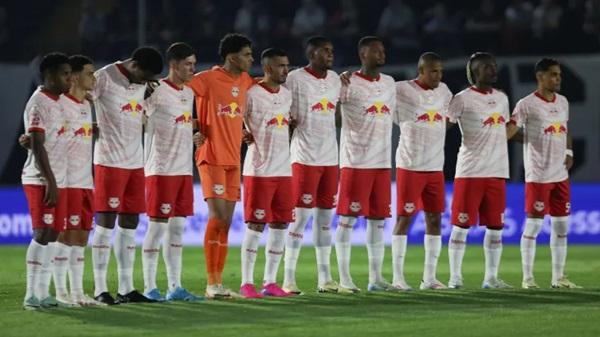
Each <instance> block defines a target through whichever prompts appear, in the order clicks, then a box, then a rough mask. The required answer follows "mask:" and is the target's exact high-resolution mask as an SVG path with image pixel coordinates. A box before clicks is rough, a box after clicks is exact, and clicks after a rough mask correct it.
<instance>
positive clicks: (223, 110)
mask: <svg viewBox="0 0 600 337" xmlns="http://www.w3.org/2000/svg"><path fill="white" fill-rule="evenodd" d="M241 114H242V109H241V108H240V106H239V105H238V104H237V103H236V102H231V103H229V104H227V105H221V104H219V106H218V107H217V116H227V117H229V118H235V117H239V116H241Z"/></svg>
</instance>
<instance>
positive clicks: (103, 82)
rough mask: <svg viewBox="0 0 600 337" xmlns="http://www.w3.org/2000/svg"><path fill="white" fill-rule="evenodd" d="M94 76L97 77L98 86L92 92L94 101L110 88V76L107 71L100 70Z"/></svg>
mask: <svg viewBox="0 0 600 337" xmlns="http://www.w3.org/2000/svg"><path fill="white" fill-rule="evenodd" d="M94 76H95V77H96V86H95V87H94V89H93V90H91V91H90V95H91V96H92V99H93V100H96V99H98V98H99V97H101V96H102V94H103V93H104V92H105V91H106V87H107V86H108V75H107V73H106V70H104V69H100V70H98V71H96V72H95V73H94Z"/></svg>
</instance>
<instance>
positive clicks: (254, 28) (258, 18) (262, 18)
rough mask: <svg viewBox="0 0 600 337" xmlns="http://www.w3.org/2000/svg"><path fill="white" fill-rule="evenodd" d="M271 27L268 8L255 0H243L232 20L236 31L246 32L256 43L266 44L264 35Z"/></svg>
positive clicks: (265, 35)
mask: <svg viewBox="0 0 600 337" xmlns="http://www.w3.org/2000/svg"><path fill="white" fill-rule="evenodd" d="M270 28H271V17H270V13H269V12H268V9H267V8H266V7H265V6H264V5H262V4H261V3H259V2H257V1H255V0H244V1H243V2H242V7H240V8H239V9H238V10H237V12H236V14H235V20H234V22H233V29H234V30H235V31H236V32H240V33H243V34H246V35H247V36H249V37H250V39H251V40H253V41H254V42H255V43H256V44H257V45H264V44H267V43H268V41H266V37H267V35H268V33H269V30H270Z"/></svg>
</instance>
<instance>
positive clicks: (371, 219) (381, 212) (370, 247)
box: [366, 169, 392, 291]
mask: <svg viewBox="0 0 600 337" xmlns="http://www.w3.org/2000/svg"><path fill="white" fill-rule="evenodd" d="M369 171H370V174H373V175H374V179H373V186H372V187H371V191H370V195H369V212H368V214H367V238H366V239H367V255H368V259H369V285H368V290H369V291H379V290H388V289H391V284H390V283H388V282H387V281H386V280H385V279H384V278H383V273H382V269H383V260H384V257H385V242H384V238H383V231H384V228H385V218H387V217H390V216H391V211H392V209H391V204H390V203H391V195H390V194H391V192H390V185H391V170H389V169H375V170H369Z"/></svg>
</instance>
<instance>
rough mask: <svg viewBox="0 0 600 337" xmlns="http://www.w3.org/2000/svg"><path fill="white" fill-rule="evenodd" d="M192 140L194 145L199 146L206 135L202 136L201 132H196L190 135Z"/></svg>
mask: <svg viewBox="0 0 600 337" xmlns="http://www.w3.org/2000/svg"><path fill="white" fill-rule="evenodd" d="M192 140H193V142H194V145H195V146H196V147H200V146H202V144H204V142H205V141H206V136H204V135H203V134H202V133H200V132H196V133H194V136H193V137H192Z"/></svg>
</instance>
